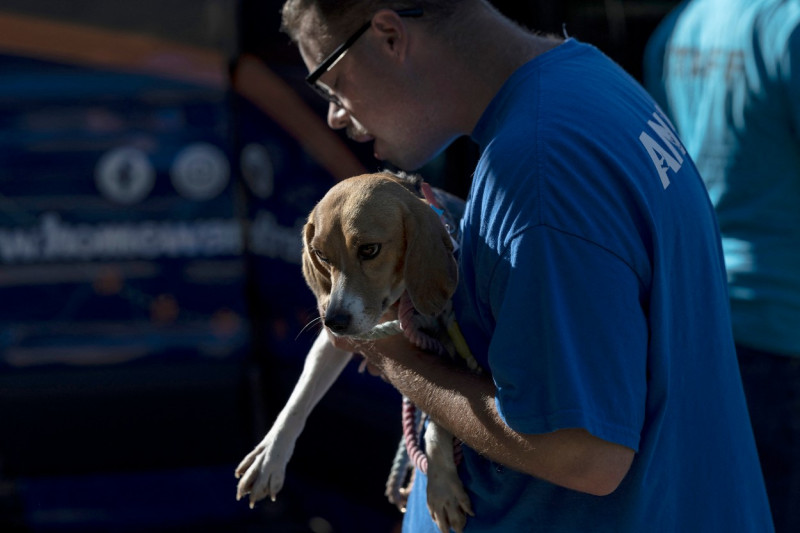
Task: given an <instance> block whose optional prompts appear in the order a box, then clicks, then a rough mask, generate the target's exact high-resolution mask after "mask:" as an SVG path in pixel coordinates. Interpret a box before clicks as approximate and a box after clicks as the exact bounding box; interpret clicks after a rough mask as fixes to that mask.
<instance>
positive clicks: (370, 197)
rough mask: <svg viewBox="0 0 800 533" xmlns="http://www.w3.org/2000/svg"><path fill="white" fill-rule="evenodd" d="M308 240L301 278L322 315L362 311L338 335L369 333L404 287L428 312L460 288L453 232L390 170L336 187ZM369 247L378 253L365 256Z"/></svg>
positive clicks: (308, 228)
mask: <svg viewBox="0 0 800 533" xmlns="http://www.w3.org/2000/svg"><path fill="white" fill-rule="evenodd" d="M303 241H304V242H303V275H304V276H305V278H306V281H307V282H308V285H309V287H311V290H312V291H313V292H314V295H315V296H316V297H317V302H318V304H319V312H320V316H322V317H323V318H324V319H328V318H330V317H331V315H333V314H337V315H339V314H341V313H348V312H349V313H352V314H355V315H357V316H353V317H352V318H353V320H352V321H351V323H350V324H349V325H348V327H347V328H344V329H343V330H342V331H334V333H337V334H341V335H360V334H362V333H365V332H367V331H369V330H370V329H372V328H373V327H374V326H375V325H376V324H378V321H379V320H380V318H381V316H382V315H383V313H384V312H385V311H386V309H387V308H388V307H389V306H390V305H392V304H393V303H394V302H396V301H397V299H398V298H399V297H400V295H401V294H402V293H403V291H404V290H405V291H408V295H409V297H410V298H411V302H412V303H413V304H414V308H415V309H416V310H417V311H418V312H420V313H422V314H425V315H436V314H438V313H440V312H441V311H442V309H443V308H444V306H445V304H446V303H447V301H448V300H449V299H450V297H451V296H452V294H453V292H454V291H455V287H456V281H457V267H456V262H455V260H454V259H453V246H452V243H451V241H450V236H449V235H448V234H447V231H446V230H445V229H444V227H443V226H442V224H441V222H440V221H439V219H438V217H437V216H436V213H434V211H433V210H432V209H431V208H430V207H429V206H428V204H427V203H426V202H425V201H424V200H422V199H420V198H418V197H417V196H415V195H414V194H413V193H412V192H411V191H409V190H408V189H407V188H406V186H405V185H404V184H403V182H402V181H400V180H398V179H397V178H395V177H394V176H392V175H390V174H365V175H362V176H357V177H354V178H350V179H348V180H345V181H343V182H341V183H340V184H338V185H337V186H336V187H334V188H333V189H331V191H330V192H329V193H328V194H327V195H326V196H325V197H324V198H323V199H322V200H321V201H320V202H319V204H317V206H316V207H315V208H314V210H313V211H312V212H311V215H310V216H309V218H308V222H307V223H306V225H305V228H304V229H303ZM370 245H379V246H380V252H379V253H378V254H377V255H376V256H375V257H374V258H370V259H364V258H363V257H362V256H361V252H362V251H363V248H362V247H364V246H370ZM321 258H324V259H326V260H327V262H325V261H324V260H323V259H321ZM326 325H327V323H326Z"/></svg>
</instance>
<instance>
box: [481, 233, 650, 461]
mask: <svg viewBox="0 0 800 533" xmlns="http://www.w3.org/2000/svg"><path fill="white" fill-rule="evenodd" d="M491 286H492V293H491V294H492V296H491V298H492V301H491V306H492V311H493V314H494V316H495V321H496V329H495V332H494V335H493V337H492V341H491V343H490V346H489V366H490V368H491V371H492V375H493V377H494V380H495V383H496V386H497V396H496V399H495V400H496V405H497V408H498V411H499V412H500V415H501V416H502V417H503V419H504V421H505V422H506V423H507V424H508V425H509V427H511V428H512V429H514V430H516V431H519V432H521V433H528V434H541V433H548V432H552V431H555V430H558V429H565V428H583V429H586V430H587V431H589V432H590V433H591V434H593V435H594V436H596V437H599V438H601V439H604V440H607V441H611V442H615V443H618V444H621V445H624V446H627V447H629V448H632V449H633V450H635V451H638V446H639V436H640V433H641V429H642V425H643V422H644V412H645V400H646V388H647V387H646V379H647V378H646V368H647V339H648V335H647V323H646V318H645V311H644V307H643V306H644V303H643V302H642V301H641V298H642V296H641V295H642V288H641V284H640V282H639V278H638V277H637V276H636V274H635V273H634V271H633V270H632V269H631V268H630V267H629V266H628V265H627V264H626V263H625V262H623V261H622V260H621V259H620V258H619V257H618V256H616V255H614V254H613V253H611V252H609V251H608V250H605V249H603V248H601V247H599V246H598V245H596V244H593V243H591V242H588V241H586V240H584V239H582V238H580V237H576V236H573V235H569V234H565V233H562V232H560V231H558V230H555V229H552V228H549V227H546V226H538V227H535V228H533V229H529V230H527V231H525V232H524V233H523V234H522V235H520V236H518V237H516V238H515V239H514V240H513V241H512V244H511V246H510V247H509V248H508V250H507V251H506V253H505V254H504V257H502V258H501V260H500V262H499V265H498V267H497V269H496V271H495V274H494V275H493V277H492V281H491Z"/></svg>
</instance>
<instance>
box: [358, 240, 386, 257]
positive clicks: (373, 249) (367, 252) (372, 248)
mask: <svg viewBox="0 0 800 533" xmlns="http://www.w3.org/2000/svg"><path fill="white" fill-rule="evenodd" d="M379 253H381V245H380V244H377V243H375V244H362V245H361V246H359V247H358V257H360V258H361V259H363V260H369V259H375V258H376V257H377V256H378V254H379Z"/></svg>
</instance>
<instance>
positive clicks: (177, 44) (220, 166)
mask: <svg viewBox="0 0 800 533" xmlns="http://www.w3.org/2000/svg"><path fill="white" fill-rule="evenodd" d="M281 3H282V2H281V1H280V0H275V1H267V0H261V1H256V0H238V1H237V0H159V1H155V0H139V1H137V2H128V1H125V2H123V1H108V0H71V1H70V2H63V1H61V0H0V302H2V305H0V530H2V531H19V532H22V531H76V532H92V531H97V532H101V531H103V532H104V531H148V532H151V531H170V532H173V531H186V530H191V531H195V532H196V531H201V532H202V531H209V532H210V531H271V532H295V531H297V532H308V531H312V532H315V533H330V532H347V533H352V532H359V531H365V532H390V531H394V530H396V528H397V525H398V523H399V520H400V515H399V513H398V512H397V511H396V510H395V509H394V508H393V507H392V506H391V505H389V504H388V503H387V502H386V501H385V499H384V497H383V483H384V481H385V479H386V476H387V474H388V469H389V466H390V463H391V459H392V456H393V454H394V450H395V448H396V445H397V442H398V439H399V437H400V427H399V426H400V422H399V420H400V404H399V396H398V395H397V394H396V392H394V391H393V390H391V389H390V388H389V387H388V386H387V385H385V384H383V383H382V382H381V381H380V380H377V379H375V378H371V377H368V376H365V375H361V374H359V373H358V372H357V371H356V368H355V364H351V365H350V366H349V367H348V368H347V370H346V371H345V373H344V375H343V376H342V378H340V380H339V381H338V382H337V383H336V384H335V385H334V387H333V389H332V390H331V392H330V393H329V394H328V395H327V396H326V398H324V399H323V401H322V403H321V404H320V406H319V407H318V409H317V410H316V411H315V412H314V414H313V415H312V417H311V419H310V420H309V422H308V424H307V427H306V429H305V431H304V433H303V435H302V437H301V438H300V440H299V441H298V443H297V449H296V450H295V454H294V457H293V459H292V461H291V462H290V463H289V467H288V478H287V481H286V486H285V488H284V489H283V492H282V493H281V494H280V496H279V498H278V501H277V502H276V503H264V504H261V505H259V506H258V507H257V508H256V510H253V511H251V510H249V509H248V508H247V504H246V503H245V502H236V501H235V500H234V495H235V487H236V480H235V479H234V477H233V470H234V467H235V465H236V464H237V463H238V461H239V460H240V459H241V458H242V457H243V456H244V454H246V453H247V452H248V451H249V450H250V449H251V448H252V447H253V446H254V445H255V444H256V443H257V442H258V441H259V440H260V439H261V438H262V436H263V434H264V433H265V432H266V430H267V429H268V428H269V425H270V423H271V422H272V420H273V419H274V417H275V416H276V415H277V413H278V411H279V409H280V408H281V407H282V405H283V403H284V402H285V401H286V399H287V397H288V395H289V393H290V391H291V389H292V387H293V386H294V383H295V381H296V380H297V377H298V376H299V373H300V370H301V368H302V362H303V355H304V354H305V352H306V351H307V349H308V348H309V346H310V344H311V342H312V340H313V338H314V336H315V332H316V329H314V328H313V327H312V328H310V329H304V327H305V326H306V325H307V324H308V323H309V322H310V321H311V320H312V319H313V318H314V313H315V311H314V301H313V298H312V296H311V293H310V291H308V289H307V288H306V287H305V284H304V283H303V280H302V277H301V275H300V268H299V246H300V241H299V227H300V225H301V224H302V222H303V218H304V216H305V215H306V213H307V212H308V211H309V210H310V208H311V207H312V206H313V204H314V203H315V201H316V200H317V199H319V198H320V197H321V196H322V194H323V193H324V191H325V190H326V189H327V188H328V187H330V186H331V185H332V184H333V183H335V180H336V179H337V178H339V177H342V175H343V174H344V175H347V173H348V171H349V169H357V168H361V167H363V168H365V169H367V170H377V168H378V165H377V163H376V162H375V161H373V160H372V158H371V152H370V150H369V148H368V147H362V146H356V145H353V144H351V143H348V142H347V141H346V140H345V139H344V138H343V137H342V136H341V135H340V134H339V133H333V132H330V131H328V130H327V128H326V127H325V125H324V123H323V122H322V121H323V117H324V113H325V107H324V104H323V102H321V101H319V100H318V98H317V97H316V95H314V94H313V93H312V92H311V91H310V90H308V89H307V88H306V87H305V85H304V83H303V77H304V76H305V74H306V72H305V68H304V66H303V65H302V63H301V61H300V59H299V56H298V54H297V51H296V50H295V48H294V47H293V46H292V45H290V44H289V42H288V38H287V37H286V36H285V35H282V34H280V33H279V32H278V26H279V22H280V21H279V9H280V5H281ZM495 4H496V5H497V6H498V7H499V8H500V9H501V10H503V11H504V12H506V13H507V14H508V15H510V16H511V17H513V18H515V19H516V20H518V21H520V22H521V23H522V24H524V25H526V26H528V27H531V28H535V29H538V30H542V31H547V32H554V33H562V32H563V31H564V29H565V30H566V31H567V33H568V34H570V35H571V36H574V37H577V38H579V39H581V40H582V41H585V42H590V43H593V44H595V45H597V46H598V47H599V48H601V49H602V50H603V51H605V52H606V53H607V54H608V55H610V56H611V57H612V58H614V59H615V60H616V61H618V62H619V63H620V64H621V65H622V66H623V67H625V68H626V69H627V70H628V71H629V72H630V73H631V74H633V75H634V76H635V77H637V78H638V77H640V74H641V59H642V51H643V47H644V45H645V42H646V40H647V38H648V36H649V34H650V32H651V31H652V30H653V28H654V27H655V25H656V24H657V22H658V21H659V20H660V18H661V17H662V16H663V15H664V14H665V13H666V12H667V11H668V10H669V9H670V8H671V7H673V6H674V5H675V4H677V2H675V1H644V0H642V1H633V0H630V1H623V0H606V1H593V2H590V1H576V0H572V1H568V0H563V1H558V2H556V1H549V2H547V1H539V2H535V1H532V2H518V1H513V2H512V1H496V2H495ZM248 61H251V63H248V64H251V65H252V64H253V63H252V62H253V61H254V62H255V64H256V65H258V69H261V70H257V71H258V73H259V74H260V75H269V76H274V77H272V78H269V77H268V78H259V77H255V78H253V77H248V76H246V75H245V74H244V73H245V69H244V67H243V65H244V64H246V63H247V62H248ZM265 79H266V80H272V81H268V82H264V84H263V85H260V82H259V80H265ZM253 91H255V94H256V96H254V95H253V94H254V93H253ZM314 132H316V133H314ZM320 132H322V133H320ZM312 133H314V135H316V137H314V138H312ZM120 149H123V151H122V152H120V151H119V150H120ZM189 149H193V150H195V152H194V153H195V159H191V158H189V155H187V154H189V153H190V151H191V150H189ZM125 150H127V151H125ZM326 150H328V151H327V152H326ZM133 153H135V154H138V155H131V154H133ZM198 153H199V154H201V155H200V156H197V155H196V154H198ZM322 153H328V154H331V153H332V154H333V156H332V157H331V159H325V157H324V156H322V155H320V154H322ZM112 155H116V156H117V157H118V159H117V160H116V161H117V163H116V164H117V166H112V170H107V171H106V173H105V174H104V173H103V170H102V169H103V168H105V167H103V165H102V164H101V163H102V162H103V161H108V160H109V159H108V158H109V157H111V156H112ZM476 156H477V154H476V151H475V148H474V146H473V145H472V144H471V143H470V141H468V140H465V139H462V140H459V141H457V142H456V143H455V144H454V145H453V146H452V147H451V148H450V149H448V150H447V151H446V152H445V153H444V154H443V155H442V156H441V157H439V158H438V159H437V160H436V161H434V162H432V163H430V164H429V165H428V166H427V167H426V168H425V169H423V171H422V173H423V174H424V175H425V177H426V178H427V179H429V180H430V181H432V182H434V184H437V185H439V186H442V187H444V188H446V189H449V190H451V191H452V192H455V193H456V194H459V195H461V196H464V195H465V194H466V188H467V180H465V179H464V177H465V176H469V175H470V174H471V172H472V167H473V164H474V162H475V160H476ZM198 157H199V158H198ZM104 158H106V159H104ZM182 158H184V161H186V160H191V161H192V162H193V164H194V165H195V166H194V167H192V168H193V170H190V171H189V174H188V176H189V178H187V179H189V181H190V183H192V184H194V185H193V186H196V187H200V189H195V191H198V190H199V191H201V192H202V186H203V184H204V183H206V184H207V183H215V182H214V180H216V179H219V180H221V181H219V187H218V188H217V189H215V191H214V192H213V193H209V194H207V195H205V196H203V195H202V194H200V195H199V196H197V195H195V196H193V195H192V194H187V193H186V191H185V190H184V189H182V188H181V187H180V184H179V183H177V182H176V175H180V172H179V171H178V170H176V166H177V162H178V161H181V159H182ZM186 158H189V159H186ZM253 158H255V159H253ZM143 161H146V163H145V162H143ZM331 161H332V162H331ZM100 175H105V176H106V177H108V176H111V177H110V178H109V179H112V180H113V182H114V183H116V184H117V186H118V187H120V190H121V191H122V192H125V191H128V192H130V191H131V190H132V189H126V187H130V183H142V181H138V182H137V181H136V180H144V181H147V178H146V177H147V176H149V177H150V179H151V180H152V181H151V183H150V185H149V188H148V189H147V191H146V194H144V196H143V197H136V198H132V197H127V198H128V200H125V201H120V200H119V199H118V198H117V199H115V198H114V197H110V196H109V195H108V194H104V193H103V190H102V187H101V186H100V185H98V183H100V182H99V181H98V180H99V179H100V178H98V176H100ZM198 194H199V193H198Z"/></svg>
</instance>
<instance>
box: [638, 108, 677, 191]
mask: <svg viewBox="0 0 800 533" xmlns="http://www.w3.org/2000/svg"><path fill="white" fill-rule="evenodd" d="M653 119H654V120H648V121H647V125H648V126H650V129H651V130H652V131H653V133H655V134H656V137H658V138H659V139H661V143H659V142H658V141H656V140H655V139H654V138H653V137H652V136H650V134H649V133H647V132H646V131H643V132H642V133H641V135H639V142H641V143H642V146H644V148H645V150H647V153H648V155H649V156H650V159H651V160H652V161H653V166H655V168H656V172H658V176H659V178H661V185H663V186H664V188H665V189H666V188H667V187H669V184H670V180H669V176H668V171H669V170H672V172H673V173H677V172H678V171H679V170H680V169H681V166H682V165H683V156H685V155H686V149H685V148H684V147H683V144H681V141H680V139H678V136H677V134H676V133H675V128H674V127H673V126H672V124H671V123H670V121H669V119H668V118H667V117H666V116H664V115H663V114H662V113H661V111H660V110H657V111H656V112H654V113H653ZM665 147H666V148H665Z"/></svg>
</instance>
